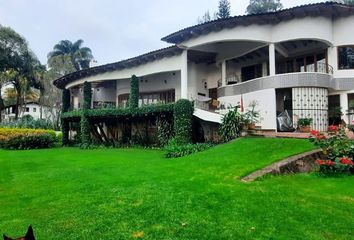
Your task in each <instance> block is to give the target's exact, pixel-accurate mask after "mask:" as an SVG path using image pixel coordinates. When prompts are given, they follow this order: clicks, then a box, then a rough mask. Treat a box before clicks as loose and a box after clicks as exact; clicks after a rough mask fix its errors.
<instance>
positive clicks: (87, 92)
mask: <svg viewBox="0 0 354 240" xmlns="http://www.w3.org/2000/svg"><path fill="white" fill-rule="evenodd" d="M83 92H84V104H83V109H82V115H81V122H80V126H81V131H80V132H81V144H82V145H83V146H84V147H86V146H88V145H90V144H91V124H90V120H89V119H88V114H87V112H88V111H89V110H90V108H91V100H92V92H91V83H89V82H84V90H83Z"/></svg>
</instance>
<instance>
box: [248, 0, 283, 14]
mask: <svg viewBox="0 0 354 240" xmlns="http://www.w3.org/2000/svg"><path fill="white" fill-rule="evenodd" d="M282 8H283V4H281V2H280V0H250V3H249V5H248V7H247V9H246V13H248V14H259V13H267V12H275V11H278V10H281V9H282Z"/></svg>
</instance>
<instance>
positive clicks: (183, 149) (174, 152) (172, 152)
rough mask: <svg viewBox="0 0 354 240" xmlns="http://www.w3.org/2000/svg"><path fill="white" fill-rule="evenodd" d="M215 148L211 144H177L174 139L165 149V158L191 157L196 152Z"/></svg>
mask: <svg viewBox="0 0 354 240" xmlns="http://www.w3.org/2000/svg"><path fill="white" fill-rule="evenodd" d="M212 146H214V145H213V144H211V143H196V144H192V143H189V144H184V145H180V144H177V141H175V139H172V141H170V143H169V144H168V145H167V146H166V147H165V151H166V152H165V157H166V158H178V157H183V156H186V155H190V154H193V153H196V152H201V151H204V150H207V149H209V148H211V147H212Z"/></svg>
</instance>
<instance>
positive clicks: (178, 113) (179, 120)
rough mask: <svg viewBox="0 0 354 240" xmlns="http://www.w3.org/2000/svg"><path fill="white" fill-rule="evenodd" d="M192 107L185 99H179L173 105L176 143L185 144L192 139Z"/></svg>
mask: <svg viewBox="0 0 354 240" xmlns="http://www.w3.org/2000/svg"><path fill="white" fill-rule="evenodd" d="M193 112H194V107H193V103H192V102H190V101H188V100H187V99H180V100H178V101H177V102H176V103H175V106H174V113H173V116H174V132H175V139H176V142H177V143H178V144H182V145H183V144H187V143H190V142H191V141H192V123H193V122H192V120H193Z"/></svg>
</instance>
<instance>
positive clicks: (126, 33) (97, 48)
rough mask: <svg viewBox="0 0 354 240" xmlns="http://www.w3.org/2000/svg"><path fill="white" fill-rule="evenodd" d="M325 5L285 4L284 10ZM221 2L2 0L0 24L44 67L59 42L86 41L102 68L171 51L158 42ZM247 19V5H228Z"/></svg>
mask: <svg viewBox="0 0 354 240" xmlns="http://www.w3.org/2000/svg"><path fill="white" fill-rule="evenodd" d="M323 1H325V0H322V1H321V0H281V2H282V3H283V6H284V8H289V7H293V6H297V5H302V4H308V3H316V2H323ZM218 2H219V1H218V0H174V1H171V0H149V1H147V0H128V1H123V0H60V1H58V0H0V24H1V25H3V26H8V27H11V28H13V29H14V30H15V31H16V32H18V33H19V34H21V35H22V36H24V37H25V38H26V39H27V41H28V42H29V45H30V48H31V49H32V50H33V51H34V53H35V54H36V55H37V56H38V58H39V60H40V61H41V62H42V64H46V62H47V54H48V52H50V51H51V50H52V49H53V46H54V45H55V44H56V43H58V42H59V41H60V40H64V39H68V40H70V41H76V40H78V39H83V40H84V46H86V47H89V48H91V50H92V53H93V55H94V57H95V59H96V60H97V62H98V64H99V65H101V64H106V63H111V62H116V61H119V60H122V59H126V58H130V57H134V56H137V55H140V54H143V53H146V52H149V51H152V50H156V49H159V48H162V47H167V46H169V44H167V43H164V42H162V41H161V40H160V39H161V38H162V37H164V36H166V35H168V34H170V33H173V32H176V31H178V30H180V29H182V28H185V27H189V26H192V25H195V24H197V19H198V16H202V15H203V14H204V13H205V12H206V11H207V10H209V11H210V12H211V13H213V12H215V11H216V10H217V6H218ZM230 3H231V15H232V16H234V15H243V14H245V9H246V7H247V5H248V3H249V0H230Z"/></svg>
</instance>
